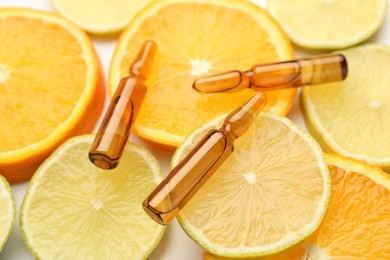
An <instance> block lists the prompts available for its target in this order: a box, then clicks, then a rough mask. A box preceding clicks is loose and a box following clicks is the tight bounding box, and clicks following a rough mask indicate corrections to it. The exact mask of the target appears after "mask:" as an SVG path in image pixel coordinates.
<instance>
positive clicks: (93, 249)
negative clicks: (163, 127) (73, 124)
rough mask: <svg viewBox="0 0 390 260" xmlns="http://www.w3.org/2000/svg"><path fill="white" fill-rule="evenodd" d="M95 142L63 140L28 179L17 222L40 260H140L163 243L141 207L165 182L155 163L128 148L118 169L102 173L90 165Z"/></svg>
mask: <svg viewBox="0 0 390 260" xmlns="http://www.w3.org/2000/svg"><path fill="white" fill-rule="evenodd" d="M93 138H94V136H92V135H91V136H82V137H76V138H73V139H70V140H69V141H67V142H66V143H65V144H63V145H62V146H61V147H60V148H59V149H58V150H57V151H56V152H55V153H54V154H53V155H51V156H50V157H49V158H48V159H47V160H46V161H45V163H43V164H42V166H41V167H40V168H39V169H38V170H37V172H36V174H34V177H33V178H32V180H31V183H30V185H29V187H28V190H27V193H26V196H25V198H24V200H23V204H22V207H21V213H20V219H21V230H22V233H23V237H24V239H25V242H26V245H27V246H28V248H29V250H30V251H31V252H32V254H33V255H34V256H36V257H38V258H55V259H58V258H71V257H73V258H74V257H76V258H92V259H98V258H100V259H107V258H117V259H119V258H121V259H122V258H125V259H143V258H145V257H146V256H147V255H148V254H149V253H150V251H151V250H152V249H153V248H154V247H155V246H156V244H157V243H158V241H159V240H160V239H161V236H162V234H163V232H164V229H165V228H164V227H163V226H160V225H158V224H157V223H155V222H154V221H153V220H151V219H150V218H149V217H148V216H147V215H146V213H145V212H144V211H143V209H142V205H141V204H142V201H143V200H144V199H145V197H146V196H147V195H148V193H149V192H151V190H152V189H153V188H154V187H155V186H156V185H157V184H158V183H159V182H160V181H161V180H162V178H163V174H162V172H161V169H160V168H159V166H158V163H157V161H156V160H155V159H154V157H153V156H152V155H151V154H150V153H149V152H148V151H147V150H146V149H144V148H142V147H140V146H136V145H135V144H130V143H129V144H128V145H127V146H126V148H125V151H124V153H123V156H122V159H121V163H120V164H119V166H118V167H117V168H116V169H114V170H110V171H104V170H101V169H99V168H97V167H96V166H94V165H93V164H92V163H91V162H90V161H89V160H88V151H89V148H90V146H91V144H92V141H93Z"/></svg>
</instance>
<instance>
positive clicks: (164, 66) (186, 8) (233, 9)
mask: <svg viewBox="0 0 390 260" xmlns="http://www.w3.org/2000/svg"><path fill="white" fill-rule="evenodd" d="M147 39H151V40H154V41H155V42H156V43H157V45H158V51H157V54H156V57H155V59H154V66H153V69H152V71H151V73H150V74H149V75H148V77H147V80H146V85H147V87H148V91H147V94H146V97H145V99H144V101H143V103H142V108H141V110H140V112H139V114H138V117H137V120H136V122H135V124H134V126H133V128H132V129H133V131H134V132H135V133H136V134H137V135H139V136H141V137H143V138H145V139H148V140H151V141H153V142H157V143H159V144H163V145H166V146H171V147H176V146H178V145H179V144H180V143H181V142H182V140H183V139H184V137H185V136H186V135H187V134H189V133H190V132H191V131H192V130H193V129H194V128H195V127H197V126H199V125H200V124H202V123H204V122H206V121H208V120H211V119H212V118H215V117H216V116H218V115H222V114H225V113H227V112H229V111H231V110H233V109H234V108H235V107H236V106H238V105H239V104H240V103H241V102H243V101H244V100H245V99H246V98H247V97H249V96H250V95H251V93H252V91H250V90H246V91H242V92H239V93H234V94H232V93H229V94H207V95H204V94H200V93H197V92H195V91H194V90H193V89H192V87H191V86H192V83H193V81H194V79H196V78H198V77H199V76H205V75H209V74H215V73H220V72H225V71H227V70H232V69H241V70H247V69H250V68H251V67H252V66H253V65H254V64H259V63H265V62H272V61H277V60H280V59H291V58H293V57H294V54H293V49H292V47H291V44H290V42H289V40H288V39H287V38H286V36H285V35H284V33H283V32H282V30H281V29H280V28H279V26H278V25H277V23H276V22H275V21H274V20H273V19H272V18H271V17H270V16H269V15H268V14H267V13H266V12H265V11H263V10H262V9H261V8H260V7H258V6H255V5H253V4H251V3H248V2H245V1H237V0H233V1H227V0H223V1H206V0H187V1H177V0H164V1H157V2H154V3H153V4H151V5H149V6H148V7H147V8H146V9H144V10H143V11H142V12H140V13H139V14H138V15H137V16H136V17H135V18H134V19H133V20H132V21H131V22H130V24H129V26H128V27H127V29H126V30H125V31H124V33H123V34H122V35H121V37H120V40H119V43H118V45H117V47H116V50H115V54H114V57H113V60H112V63H111V67H110V77H109V91H110V93H111V95H112V94H113V93H114V91H115V89H116V87H117V85H118V82H119V80H120V78H121V77H124V76H126V75H127V74H128V67H129V65H130V63H131V62H132V60H133V59H134V57H135V55H136V54H137V52H138V50H139V48H140V47H141V46H142V44H143V43H144V41H145V40H147ZM295 93H296V90H295V89H288V90H280V91H272V92H268V93H267V95H268V109H269V110H271V111H273V112H276V113H279V114H286V113H287V112H288V111H289V109H290V107H291V105H292V103H293V101H294V97H295Z"/></svg>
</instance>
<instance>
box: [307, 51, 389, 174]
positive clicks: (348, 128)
mask: <svg viewBox="0 0 390 260" xmlns="http://www.w3.org/2000/svg"><path fill="white" fill-rule="evenodd" d="M341 53H343V54H344V55H345V56H346V58H347V60H348V67H349V73H348V76H347V79H346V80H345V81H343V82H337V83H330V84H324V85H318V86H313V87H305V88H304V89H303V90H302V103H303V113H304V116H305V119H306V123H307V125H308V128H309V130H310V131H311V133H312V134H313V135H314V136H315V137H316V139H317V140H318V141H319V142H320V143H321V145H322V146H323V148H324V149H326V150H327V151H333V152H335V153H338V154H341V155H344V156H347V157H351V158H354V159H359V160H363V161H366V162H367V163H369V164H373V165H378V166H382V167H383V168H384V169H386V170H390V135H389V134H388V132H389V128H390V91H389V82H390V74H389V73H388V72H387V71H386V70H384V69H383V68H388V67H390V48H389V47H387V46H382V45H365V46H361V47H357V48H352V49H349V50H345V51H342V52H341Z"/></svg>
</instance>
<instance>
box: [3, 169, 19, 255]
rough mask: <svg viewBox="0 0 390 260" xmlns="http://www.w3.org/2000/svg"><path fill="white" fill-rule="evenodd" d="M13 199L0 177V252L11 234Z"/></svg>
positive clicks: (13, 217)
mask: <svg viewBox="0 0 390 260" xmlns="http://www.w3.org/2000/svg"><path fill="white" fill-rule="evenodd" d="M15 212H16V206H15V199H14V196H13V193H12V190H11V188H10V186H9V184H8V182H7V180H6V179H5V178H4V177H3V176H1V175H0V252H1V250H2V249H3V247H4V245H5V242H6V241H7V239H8V237H9V235H10V234H11V231H12V228H13V226H14V220H15Z"/></svg>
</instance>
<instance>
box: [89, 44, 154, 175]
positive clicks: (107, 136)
mask: <svg viewBox="0 0 390 260" xmlns="http://www.w3.org/2000/svg"><path fill="white" fill-rule="evenodd" d="M156 49H157V46H156V44H155V43H154V42H153V41H146V42H145V43H144V45H143V47H142V49H141V50H140V52H139V53H138V55H137V57H136V58H135V60H134V62H133V63H132V64H131V65H130V68H129V76H128V77H125V78H123V79H121V81H120V83H119V85H118V87H117V89H116V91H115V94H114V96H113V97H112V99H111V103H110V104H109V106H108V109H107V111H106V114H105V116H104V118H103V121H102V123H101V125H100V127H99V130H98V132H97V134H96V137H95V140H94V142H93V144H92V147H91V149H90V151H89V159H90V160H91V162H92V163H93V164H95V165H96V166H98V167H99V168H102V169H106V170H108V169H113V168H115V167H116V166H117V165H118V163H119V160H120V157H121V156H122V153H123V150H124V148H125V145H126V143H127V140H128V138H129V135H130V129H131V125H132V124H133V122H134V121H135V119H136V117H137V114H138V112H139V110H140V107H141V103H142V100H143V99H144V97H145V93H146V86H145V83H144V81H145V79H146V77H147V76H148V74H149V72H150V70H151V68H152V62H153V58H154V56H155V53H156Z"/></svg>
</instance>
